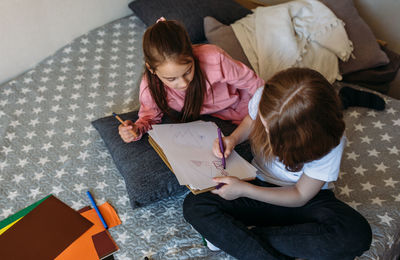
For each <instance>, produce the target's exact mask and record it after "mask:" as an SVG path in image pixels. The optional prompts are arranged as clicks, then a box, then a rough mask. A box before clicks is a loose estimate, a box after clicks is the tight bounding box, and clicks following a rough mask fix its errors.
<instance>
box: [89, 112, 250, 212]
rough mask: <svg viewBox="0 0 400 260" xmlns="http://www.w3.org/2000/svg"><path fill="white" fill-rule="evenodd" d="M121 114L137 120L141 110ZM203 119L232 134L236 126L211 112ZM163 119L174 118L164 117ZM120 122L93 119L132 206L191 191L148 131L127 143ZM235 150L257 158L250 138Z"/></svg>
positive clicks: (126, 118) (105, 118)
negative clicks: (252, 150) (151, 138)
mask: <svg viewBox="0 0 400 260" xmlns="http://www.w3.org/2000/svg"><path fill="white" fill-rule="evenodd" d="M120 117H121V118H122V119H123V120H132V121H136V119H137V117H138V116H137V112H129V113H126V114H122V115H120ZM201 119H202V120H204V121H213V122H215V123H216V124H217V125H218V126H219V127H220V128H221V130H222V132H223V133H224V135H228V134H230V133H231V132H232V131H233V130H234V129H235V128H236V126H235V125H234V124H232V123H230V122H227V121H223V120H221V119H218V118H214V117H211V116H202V117H201ZM162 123H173V122H172V120H170V119H168V118H165V117H164V118H163V121H162ZM119 124H120V123H119V121H118V120H117V119H115V118H114V117H113V116H108V117H104V118H100V119H97V120H95V121H93V122H92V125H93V126H94V128H96V130H97V131H98V132H99V134H100V136H101V138H102V139H103V141H104V143H105V145H106V147H107V149H108V151H109V152H110V154H111V157H112V158H113V161H114V163H115V165H116V167H117V169H118V170H119V172H120V174H121V175H122V177H123V178H124V180H125V185H126V188H127V191H128V195H129V200H130V203H131V206H132V208H137V207H141V206H145V205H148V204H150V203H153V202H156V201H158V200H160V199H163V198H166V197H169V196H173V195H178V194H181V193H183V192H187V191H188V189H187V188H186V187H185V186H181V185H179V183H178V181H177V179H176V178H175V175H174V174H173V173H172V172H171V171H170V170H169V168H168V167H167V166H166V165H165V163H164V162H163V160H162V159H161V158H160V157H159V156H158V154H157V152H156V151H155V150H154V149H153V147H152V146H151V145H150V144H149V142H148V135H147V134H145V135H144V136H143V137H142V138H141V139H140V140H139V141H136V142H132V143H128V144H127V143H125V142H124V141H122V139H121V137H120V136H119V133H118V126H119ZM216 136H217V135H216ZM210 149H211V147H210ZM235 150H236V151H237V152H238V153H239V154H240V155H241V156H242V157H243V158H245V159H246V160H247V161H249V162H250V161H251V159H252V158H253V156H252V154H251V148H250V144H249V143H248V142H245V143H242V144H240V145H238V146H237V147H236V148H235Z"/></svg>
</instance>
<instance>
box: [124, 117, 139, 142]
mask: <svg viewBox="0 0 400 260" xmlns="http://www.w3.org/2000/svg"><path fill="white" fill-rule="evenodd" d="M118 132H119V135H120V136H121V138H122V140H124V142H125V143H130V142H133V141H137V140H140V138H142V135H143V129H142V127H140V126H138V125H136V124H134V123H133V122H132V121H131V120H126V121H124V123H123V124H120V125H119V126H118ZM133 133H135V134H136V136H135V135H134V134H133Z"/></svg>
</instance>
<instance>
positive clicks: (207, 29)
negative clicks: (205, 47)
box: [204, 16, 251, 68]
mask: <svg viewBox="0 0 400 260" xmlns="http://www.w3.org/2000/svg"><path fill="white" fill-rule="evenodd" d="M204 33H205V35H206V38H207V41H208V42H209V43H212V44H215V45H217V46H219V47H221V49H223V50H224V51H226V52H227V53H228V54H229V55H230V56H231V57H232V58H234V59H235V60H238V61H241V62H242V63H244V64H245V65H247V66H248V67H249V68H251V64H250V62H249V60H248V59H247V57H246V54H245V53H244V51H243V48H242V46H241V45H240V42H239V41H238V39H237V38H236V36H235V33H234V32H233V29H232V27H231V26H229V25H225V24H223V23H221V22H219V21H218V20H217V19H215V18H214V17H210V16H206V17H204Z"/></svg>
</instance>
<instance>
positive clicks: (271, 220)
mask: <svg viewBox="0 0 400 260" xmlns="http://www.w3.org/2000/svg"><path fill="white" fill-rule="evenodd" d="M252 183H253V184H255V185H258V186H272V185H271V184H268V183H266V182H263V181H260V180H258V179H257V180H254V181H252ZM183 213H184V217H185V219H186V221H188V222H189V223H190V224H191V225H192V226H193V227H194V228H195V229H196V230H197V231H198V232H199V233H200V234H202V235H203V236H204V237H205V238H206V239H207V240H209V241H210V242H211V243H212V244H214V245H215V246H217V247H219V248H220V249H222V250H224V251H225V252H226V253H228V254H230V255H232V256H234V257H236V258H238V259H251V260H255V259H257V260H259V259H292V258H293V257H301V258H306V259H318V260H323V259H326V260H328V259H329V260H331V259H332V260H338V259H341V260H345V259H354V257H355V256H358V255H361V254H362V253H363V252H364V251H366V250H368V249H369V247H370V244H371V239H372V232H371V228H370V226H369V224H368V222H367V221H366V219H365V218H364V217H363V216H361V214H359V213H358V212H357V211H356V210H354V209H353V208H352V207H350V206H348V205H347V204H345V203H343V202H342V201H340V200H338V199H336V197H335V195H334V193H333V192H332V191H331V190H321V191H320V192H319V193H318V194H317V195H316V196H315V197H314V198H313V199H311V200H310V201H309V202H308V203H307V204H306V205H304V206H302V207H282V206H275V205H271V204H267V203H264V202H260V201H257V200H252V199H249V198H238V199H236V200H225V199H223V198H221V197H219V196H218V195H215V194H213V193H211V192H206V193H202V194H198V195H193V194H192V193H190V194H188V195H187V197H186V198H185V201H184V203H183ZM249 226H255V227H253V228H249Z"/></svg>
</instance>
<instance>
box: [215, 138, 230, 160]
mask: <svg viewBox="0 0 400 260" xmlns="http://www.w3.org/2000/svg"><path fill="white" fill-rule="evenodd" d="M222 143H223V145H224V150H225V158H228V156H229V155H230V154H231V153H232V150H233V149H234V148H235V146H236V139H235V138H233V137H232V136H226V137H222ZM213 153H214V155H215V156H217V157H218V158H222V152H221V149H220V147H219V139H218V138H216V139H215V140H214V144H213Z"/></svg>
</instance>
